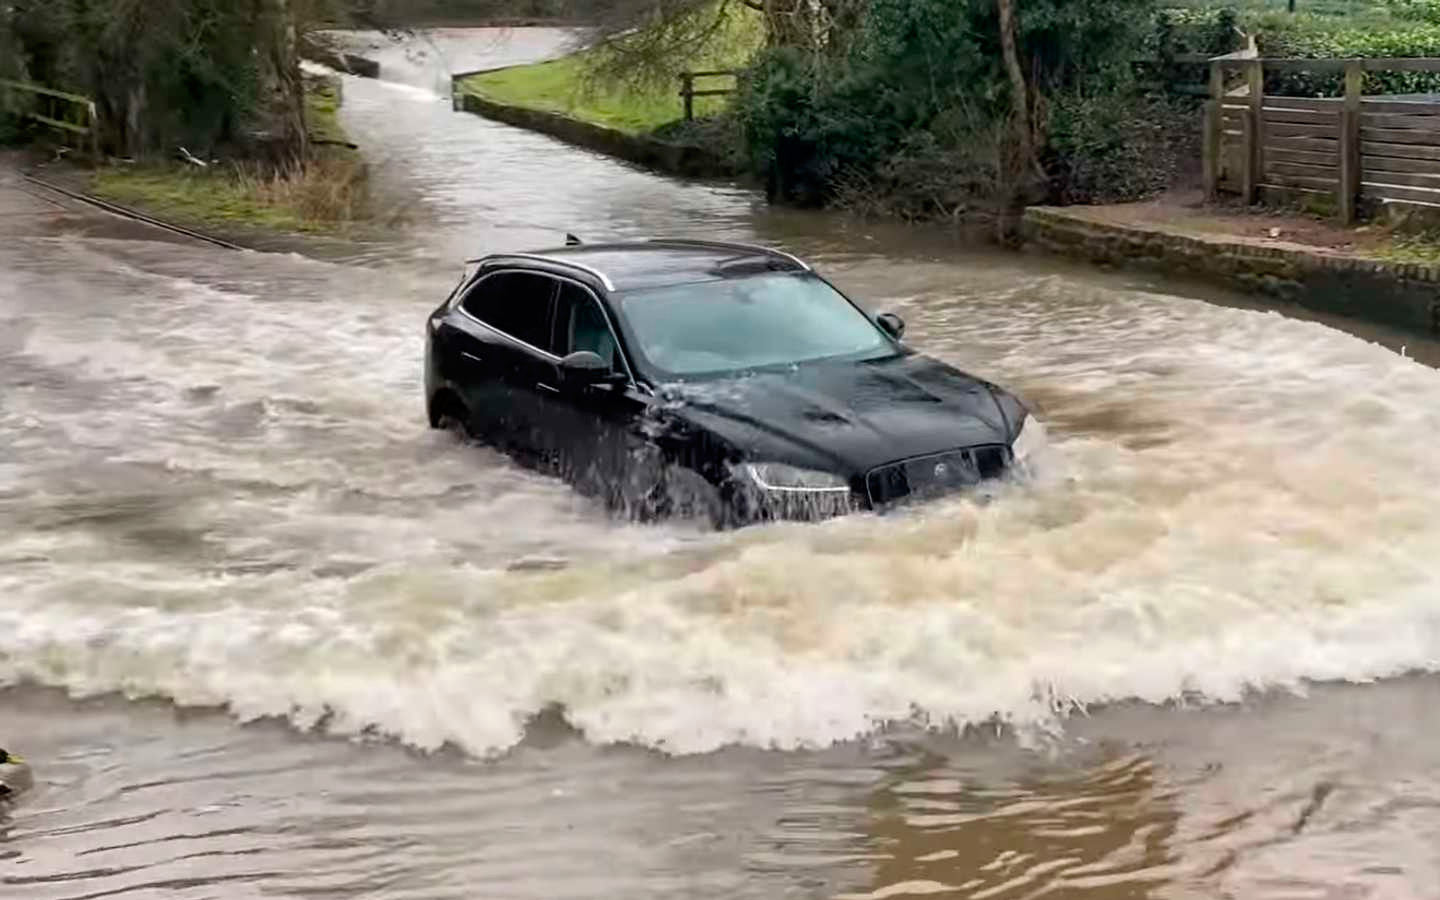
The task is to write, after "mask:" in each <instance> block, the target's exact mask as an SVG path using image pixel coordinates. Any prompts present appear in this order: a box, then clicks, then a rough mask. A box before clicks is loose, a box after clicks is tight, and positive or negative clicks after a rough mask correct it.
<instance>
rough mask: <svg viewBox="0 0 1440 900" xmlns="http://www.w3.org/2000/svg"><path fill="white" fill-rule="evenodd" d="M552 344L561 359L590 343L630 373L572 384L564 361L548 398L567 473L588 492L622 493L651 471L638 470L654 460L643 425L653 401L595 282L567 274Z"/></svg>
mask: <svg viewBox="0 0 1440 900" xmlns="http://www.w3.org/2000/svg"><path fill="white" fill-rule="evenodd" d="M550 346H551V350H552V352H553V353H554V355H555V356H556V357H557V358H563V357H565V356H567V355H569V354H571V353H574V352H576V351H579V350H588V351H590V352H592V353H595V354H596V355H598V356H599V357H600V358H601V359H603V360H605V361H606V362H608V363H610V365H611V368H612V369H613V370H614V371H616V372H617V373H621V374H624V375H625V376H627V377H626V379H625V381H624V382H617V383H613V384H600V385H588V386H576V385H567V384H565V383H564V381H563V380H562V379H561V378H560V373H559V370H558V366H557V367H556V371H555V373H554V379H555V380H554V382H553V384H551V385H549V386H548V389H547V390H546V391H545V396H544V398H543V399H544V403H545V407H544V413H543V414H544V417H545V426H546V431H547V432H548V437H549V440H550V447H551V453H552V456H553V458H554V460H555V465H556V467H557V468H558V469H559V471H560V472H561V474H562V475H563V476H564V477H565V478H567V479H568V480H570V481H571V482H573V483H575V484H576V485H577V486H578V487H580V488H581V489H583V490H585V491H586V493H592V494H601V495H606V496H610V495H615V494H618V493H619V492H620V491H621V489H622V488H623V487H624V486H625V485H626V483H627V482H634V481H636V480H637V478H643V473H642V472H640V471H638V470H639V469H640V468H642V467H643V466H644V464H645V463H646V462H653V460H646V458H645V457H646V452H647V449H648V444H647V442H646V441H645V440H644V436H643V435H642V434H641V432H640V430H639V428H638V425H637V419H638V417H639V416H640V414H641V413H642V412H643V411H644V409H645V408H646V405H647V402H648V400H647V396H646V395H645V394H644V393H643V392H642V391H641V390H640V389H639V387H638V386H637V385H636V384H635V380H634V378H633V375H632V373H631V371H630V368H629V365H628V363H627V361H626V359H625V354H624V350H623V348H622V347H621V345H620V342H619V340H618V339H617V338H616V335H615V330H614V328H613V327H612V325H611V323H610V320H609V318H608V317H607V315H606V314H605V310H604V308H603V307H602V305H601V303H600V300H599V299H598V298H597V297H596V296H595V294H594V293H592V292H591V290H590V289H589V288H587V287H585V286H584V285H581V284H579V283H578V282H574V281H570V280H568V279H560V285H559V291H558V293H557V295H556V299H555V315H554V318H553V333H552V336H551V344H550ZM612 499H614V498H613V497H612Z"/></svg>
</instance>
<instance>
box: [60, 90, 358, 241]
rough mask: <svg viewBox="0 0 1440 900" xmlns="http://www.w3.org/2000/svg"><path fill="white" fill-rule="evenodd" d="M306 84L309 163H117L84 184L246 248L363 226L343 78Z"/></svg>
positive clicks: (102, 195)
mask: <svg viewBox="0 0 1440 900" xmlns="http://www.w3.org/2000/svg"><path fill="white" fill-rule="evenodd" d="M305 79H306V122H307V126H308V128H309V133H310V140H311V152H310V155H309V157H308V158H307V159H306V160H305V161H304V162H303V163H299V164H295V165H291V166H286V167H282V168H280V169H278V170H276V169H273V168H271V167H267V166H263V165H260V164H258V163H252V162H248V161H244V160H237V161H223V162H217V161H213V160H211V161H206V160H201V161H198V162H166V163H150V164H138V165H137V164H125V163H112V164H110V165H107V166H105V167H102V168H100V169H99V170H97V171H95V172H93V173H90V174H89V176H88V178H87V179H86V181H85V183H84V184H83V185H82V186H81V187H82V188H83V189H84V190H85V191H86V192H87V193H91V194H93V195H95V196H96V197H98V198H100V199H102V200H106V201H110V202H113V203H118V204H121V205H123V206H127V207H131V208H134V209H136V210H138V211H140V212H143V213H146V214H148V215H153V216H156V217H159V218H162V219H165V220H167V221H173V222H177V223H179V224H182V225H185V226H187V227H192V228H197V229H204V230H215V231H219V232H222V233H224V234H225V235H227V236H238V237H239V238H240V240H239V241H237V242H238V243H244V244H254V243H256V241H257V239H259V240H261V241H263V240H264V239H265V238H267V237H273V236H280V235H285V236H288V235H296V234H299V235H318V236H322V237H323V236H333V235H341V234H346V233H349V232H351V231H353V230H354V229H356V228H359V227H363V225H364V223H365V222H366V220H367V219H368V216H369V209H368V173H367V170H366V165H365V161H364V158H363V157H362V156H361V155H360V153H359V150H358V148H357V147H356V145H355V144H353V143H351V142H350V140H349V137H348V136H347V135H346V133H345V129H344V128H343V126H342V125H341V124H340V118H339V111H340V107H341V105H342V103H343V99H344V98H343V91H342V87H341V82H340V79H339V78H338V77H336V76H334V75H328V74H317V73H309V74H307V75H306V76H305ZM200 163H204V165H201V164H200Z"/></svg>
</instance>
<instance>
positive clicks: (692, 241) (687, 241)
mask: <svg viewBox="0 0 1440 900" xmlns="http://www.w3.org/2000/svg"><path fill="white" fill-rule="evenodd" d="M645 242H646V243H647V244H671V245H674V246H676V247H704V248H710V249H714V250H745V251H748V252H751V253H762V254H764V255H766V256H769V257H773V258H776V259H783V260H785V261H786V262H788V263H791V264H792V265H794V266H796V267H798V268H799V269H801V270H802V271H805V272H809V271H811V268H810V264H809V263H807V262H806V261H805V260H803V259H801V258H800V257H798V256H796V255H794V254H793V253H786V252H785V251H784V250H777V249H775V248H774V247H765V246H762V245H760V244H740V243H736V242H734V241H706V240H700V239H697V238H648V239H646V241H645Z"/></svg>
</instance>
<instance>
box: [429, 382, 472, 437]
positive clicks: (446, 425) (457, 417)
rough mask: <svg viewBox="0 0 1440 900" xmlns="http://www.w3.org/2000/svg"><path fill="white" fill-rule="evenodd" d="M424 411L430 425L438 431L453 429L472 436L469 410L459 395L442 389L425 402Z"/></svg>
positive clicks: (460, 433) (458, 432)
mask: <svg viewBox="0 0 1440 900" xmlns="http://www.w3.org/2000/svg"><path fill="white" fill-rule="evenodd" d="M426 413H427V415H428V416H429V419H430V427H431V428H434V429H436V430H439V431H453V432H455V433H456V434H459V435H463V436H465V437H472V436H473V434H472V432H473V429H472V428H471V425H470V411H469V410H468V409H466V408H465V404H464V403H462V402H461V400H460V398H459V397H456V396H455V395H454V394H451V393H449V392H448V391H442V392H441V393H439V394H436V395H435V396H434V397H432V398H431V399H430V403H429V404H427V407H426Z"/></svg>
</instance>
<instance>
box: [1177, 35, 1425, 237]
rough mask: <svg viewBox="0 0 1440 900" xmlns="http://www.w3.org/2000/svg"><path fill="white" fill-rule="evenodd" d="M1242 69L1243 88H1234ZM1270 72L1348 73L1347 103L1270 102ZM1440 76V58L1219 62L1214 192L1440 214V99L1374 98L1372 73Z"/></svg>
mask: <svg viewBox="0 0 1440 900" xmlns="http://www.w3.org/2000/svg"><path fill="white" fill-rule="evenodd" d="M1235 70H1239V71H1240V72H1241V73H1242V74H1243V76H1244V78H1243V85H1242V86H1241V87H1238V88H1230V87H1229V85H1230V84H1231V81H1230V79H1229V76H1230V73H1232V72H1234V71H1235ZM1267 70H1300V71H1310V72H1335V71H1341V72H1344V75H1345V94H1344V96H1343V97H1338V98H1334V97H1281V96H1274V95H1266V94H1265V92H1264V79H1265V72H1266V71H1267ZM1388 70H1401V71H1411V72H1417V71H1418V72H1440V59H1356V60H1310V59H1306V60H1296V59H1254V60H1230V59H1227V60H1216V61H1215V62H1214V63H1212V68H1211V79H1210V85H1211V99H1210V100H1209V101H1208V102H1207V103H1206V110H1205V187H1206V192H1207V193H1208V194H1209V195H1210V196H1211V197H1212V198H1213V197H1216V196H1218V195H1219V194H1221V193H1233V194H1239V195H1240V196H1241V197H1242V198H1244V199H1245V200H1246V201H1247V202H1251V203H1253V202H1256V201H1260V200H1293V199H1295V198H1296V197H1297V195H1298V196H1301V197H1304V196H1306V195H1309V196H1318V197H1323V198H1326V199H1333V201H1334V204H1335V209H1336V215H1337V217H1338V218H1339V219H1340V221H1341V222H1342V223H1345V224H1350V223H1351V222H1353V221H1354V220H1355V218H1356V215H1357V205H1358V204H1359V203H1360V202H1361V201H1372V202H1376V203H1400V204H1424V205H1426V206H1437V207H1440V95H1435V96H1430V95H1416V96H1403V97H1397V96H1389V97H1365V96H1364V94H1363V91H1364V83H1365V73H1366V72H1375V71H1388Z"/></svg>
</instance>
